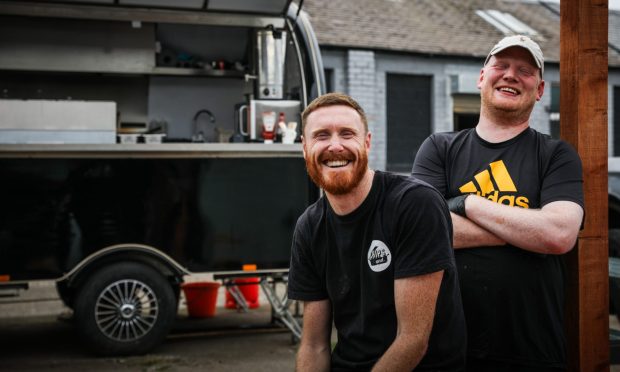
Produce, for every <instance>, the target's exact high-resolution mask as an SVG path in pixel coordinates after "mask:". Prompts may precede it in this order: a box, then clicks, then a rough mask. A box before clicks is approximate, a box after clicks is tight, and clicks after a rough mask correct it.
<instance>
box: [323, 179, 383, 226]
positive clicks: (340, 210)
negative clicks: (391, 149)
mask: <svg viewBox="0 0 620 372" xmlns="http://www.w3.org/2000/svg"><path fill="white" fill-rule="evenodd" d="M374 175H375V171H373V170H371V169H368V170H367V171H366V173H365V174H364V177H363V178H362V180H361V181H360V183H359V184H358V185H357V186H356V187H355V188H354V189H353V190H351V191H350V192H348V193H346V194H343V195H333V194H330V193H328V192H325V196H326V197H327V201H328V202H329V205H331V207H332V209H333V210H334V212H335V213H336V214H337V215H339V216H344V215H346V214H349V213H351V212H353V211H354V210H356V209H357V207H359V206H360V205H361V204H362V203H363V202H364V200H365V199H366V197H367V196H368V194H369V193H370V189H371V188H372V180H373V178H374Z"/></svg>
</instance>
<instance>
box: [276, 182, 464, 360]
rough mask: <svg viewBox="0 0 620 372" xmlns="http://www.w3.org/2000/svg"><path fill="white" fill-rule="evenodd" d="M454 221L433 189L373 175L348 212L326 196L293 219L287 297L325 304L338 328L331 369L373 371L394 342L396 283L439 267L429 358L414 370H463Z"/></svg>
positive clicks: (436, 269) (462, 324) (462, 321)
mask: <svg viewBox="0 0 620 372" xmlns="http://www.w3.org/2000/svg"><path fill="white" fill-rule="evenodd" d="M451 242H452V221H451V219H450V215H449V212H448V209H447V206H446V203H445V200H444V199H443V198H442V197H441V195H440V194H439V193H438V192H437V190H435V189H434V188H432V187H430V186H429V185H428V184H426V183H424V182H421V181H419V180H414V179H413V178H410V177H404V176H397V175H393V174H389V173H383V172H380V171H376V172H375V177H374V180H373V184H372V188H371V191H370V193H369V195H368V196H367V197H366V199H365V200H364V202H363V203H362V204H361V205H360V206H359V207H358V208H357V209H356V210H355V211H353V212H351V213H349V214H347V215H345V216H338V215H336V214H335V213H334V211H333V210H332V209H331V207H330V205H329V202H328V201H327V199H326V198H324V197H323V198H321V199H319V200H318V201H317V202H316V203H315V204H313V205H312V206H310V207H309V208H308V209H307V210H306V211H305V212H304V214H303V215H302V216H301V217H300V218H299V220H298V221H297V226H296V228H295V234H294V237H293V247H292V256H291V267H290V272H289V284H288V297H289V298H291V299H295V300H302V301H317V300H324V299H329V300H330V302H331V305H332V311H333V317H334V322H335V325H336V329H337V331H338V344H337V345H336V348H335V349H334V351H333V353H332V360H331V365H332V370H334V371H335V370H358V371H359V370H370V369H371V368H372V366H373V365H374V364H375V363H376V362H377V360H378V359H379V358H380V357H381V356H382V355H383V353H384V352H385V351H386V350H387V349H388V347H389V346H390V345H391V344H392V342H393V341H394V338H395V336H396V328H397V327H396V312H395V306H394V280H395V279H399V278H405V277H409V276H416V275H422V274H428V273H432V272H437V271H440V270H444V276H443V281H442V283H441V287H440V290H439V295H438V299H437V307H436V311H435V319H434V323H433V329H432V332H431V336H430V340H429V347H428V351H427V353H426V355H425V356H424V358H423V359H422V361H421V362H420V364H419V365H418V368H416V370H419V371H425V370H433V371H434V370H441V371H456V370H461V369H462V368H463V365H464V358H465V347H466V345H465V342H466V335H465V323H464V315H463V311H462V304H461V299H460V295H459V288H458V279H457V276H456V269H455V264H454V256H453V250H452V248H451V247H452V245H451Z"/></svg>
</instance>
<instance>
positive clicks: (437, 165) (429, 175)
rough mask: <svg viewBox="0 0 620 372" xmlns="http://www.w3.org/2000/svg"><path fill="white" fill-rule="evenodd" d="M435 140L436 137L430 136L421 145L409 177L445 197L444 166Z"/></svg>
mask: <svg viewBox="0 0 620 372" xmlns="http://www.w3.org/2000/svg"><path fill="white" fill-rule="evenodd" d="M437 139H438V137H437V136H436V135H432V136H430V137H428V138H427V139H426V140H425V141H424V142H423V143H422V146H420V149H419V150H418V153H417V154H416V157H415V160H414V162H413V169H412V170H411V175H412V176H413V177H415V178H418V179H421V180H423V181H425V182H427V183H429V184H430V185H432V186H433V187H435V188H436V189H437V190H439V192H440V193H441V194H442V195H446V192H447V182H446V175H445V173H446V172H445V164H444V158H443V154H442V152H441V151H440V149H439V148H438V142H437Z"/></svg>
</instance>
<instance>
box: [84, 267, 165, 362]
mask: <svg viewBox="0 0 620 372" xmlns="http://www.w3.org/2000/svg"><path fill="white" fill-rule="evenodd" d="M74 312H75V319H76V321H77V326H78V329H79V331H80V333H81V334H82V336H83V337H84V338H85V339H86V341H87V342H88V343H89V344H90V346H92V347H93V350H94V351H95V352H96V353H97V354H100V355H130V354H143V353H146V352H148V351H149V350H151V349H152V348H153V347H155V346H157V345H158V344H159V343H160V342H162V341H163V339H164V338H165V337H166V335H167V333H168V331H169V330H170V327H171V326H172V323H173V322H174V319H175V317H176V313H177V301H176V300H175V296H174V292H173V290H172V286H171V284H170V283H169V282H168V281H167V280H166V279H165V278H164V277H163V275H161V274H160V273H158V272H157V271H155V270H154V269H152V268H150V267H149V266H146V265H142V264H138V263H133V262H124V263H117V264H114V265H110V266H106V267H104V268H102V269H100V270H99V271H97V272H95V273H94V274H93V275H92V276H91V277H90V278H89V279H88V280H87V281H86V283H85V284H84V285H83V286H82V287H81V288H80V290H79V292H78V295H77V297H76V298H75V308H74Z"/></svg>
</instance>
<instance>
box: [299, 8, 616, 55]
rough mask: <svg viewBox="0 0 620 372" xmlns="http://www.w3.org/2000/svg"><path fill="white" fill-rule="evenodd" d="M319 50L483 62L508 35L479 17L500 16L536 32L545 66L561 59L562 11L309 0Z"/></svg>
mask: <svg viewBox="0 0 620 372" xmlns="http://www.w3.org/2000/svg"><path fill="white" fill-rule="evenodd" d="M303 7H304V9H305V10H306V12H308V14H309V15H310V18H311V21H312V24H313V26H314V28H315V31H316V34H317V37H318V39H319V43H320V44H321V46H334V47H345V48H362V49H376V50H388V51H399V52H410V53H422V54H432V55H449V56H466V57H476V58H484V57H486V55H487V53H488V52H489V50H490V49H491V47H492V46H493V45H494V44H495V43H496V42H497V41H498V40H499V39H501V38H502V37H503V36H504V34H503V33H502V32H501V31H499V30H498V29H497V28H495V27H494V26H492V25H491V24H490V23H488V22H487V21H485V20H484V19H482V18H481V17H480V16H478V15H477V14H476V10H487V9H493V10H499V11H502V12H507V13H510V14H512V15H513V16H514V17H516V18H517V19H519V20H520V21H522V22H524V23H526V24H527V25H529V26H530V27H531V28H533V29H534V30H536V31H537V32H538V35H537V36H534V37H533V39H535V40H536V41H537V42H538V43H539V44H540V46H541V48H542V50H543V52H544V54H545V60H546V61H549V62H558V61H559V59H560V18H559V6H557V5H552V4H547V3H542V2H537V1H518V0H305V1H304V4H303ZM609 40H610V42H611V43H612V44H613V45H614V46H617V47H618V48H616V49H613V48H610V50H609V62H610V65H613V66H620V53H619V52H620V13H619V12H614V11H610V17H609Z"/></svg>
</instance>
